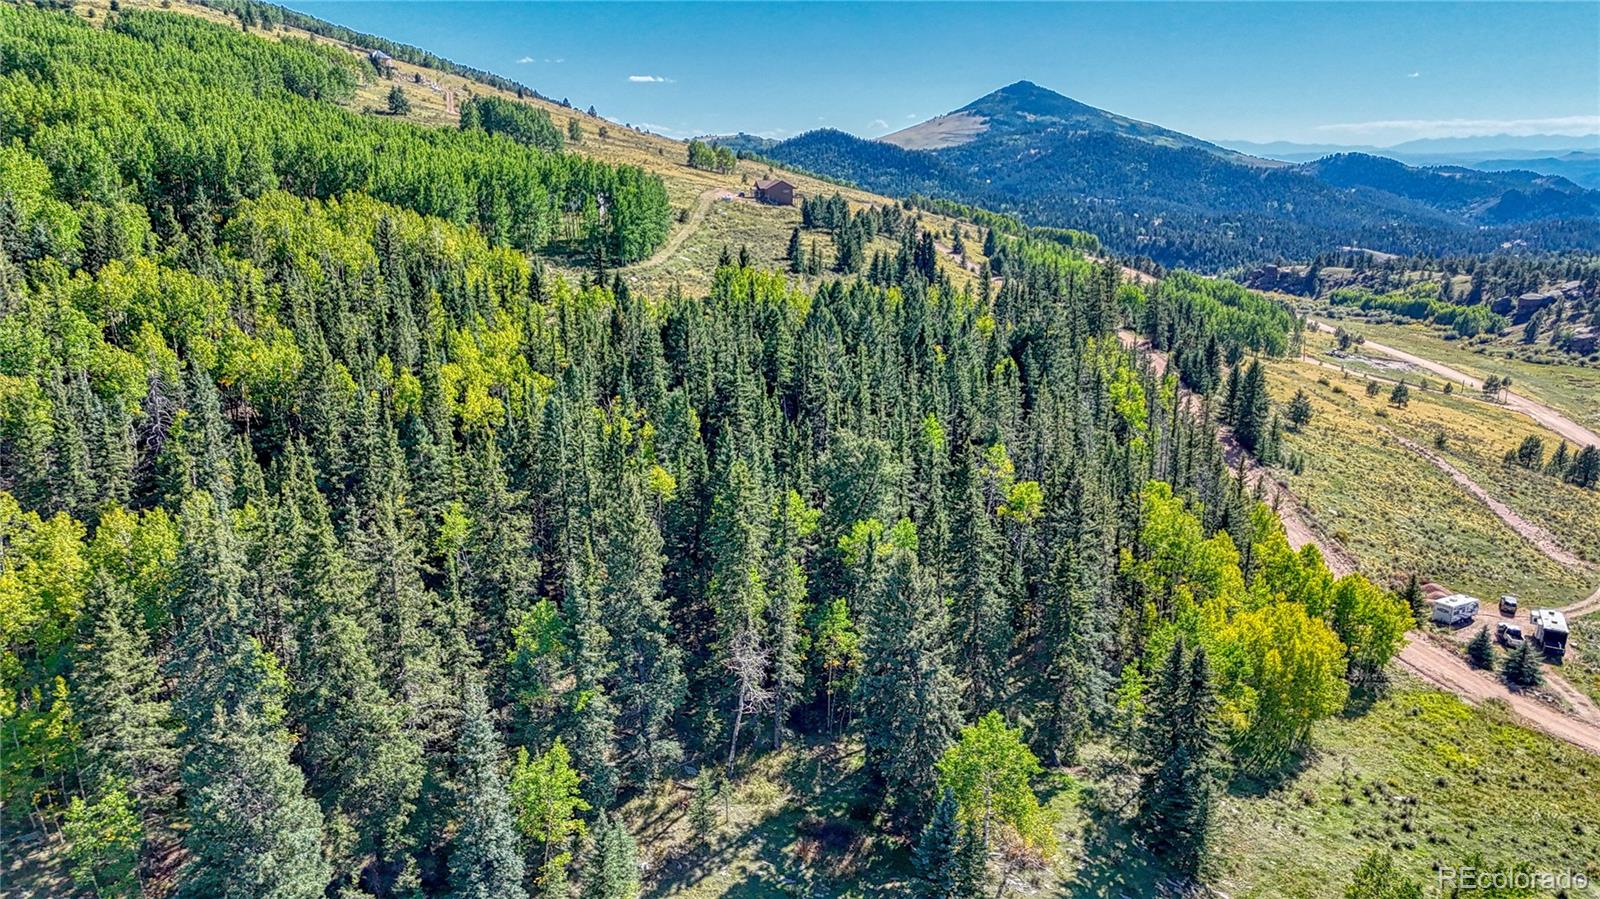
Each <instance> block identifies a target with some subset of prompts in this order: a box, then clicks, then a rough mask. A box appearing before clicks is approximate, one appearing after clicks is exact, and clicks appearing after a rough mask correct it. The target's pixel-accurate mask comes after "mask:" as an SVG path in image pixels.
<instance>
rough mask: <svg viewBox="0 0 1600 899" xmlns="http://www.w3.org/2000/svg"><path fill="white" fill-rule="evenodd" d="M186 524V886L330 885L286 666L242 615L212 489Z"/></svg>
mask: <svg viewBox="0 0 1600 899" xmlns="http://www.w3.org/2000/svg"><path fill="white" fill-rule="evenodd" d="M182 534H183V555H182V558H181V570H182V578H183V585H184V587H183V594H182V597H181V600H180V603H179V606H178V609H177V618H178V621H179V633H178V638H177V640H176V641H175V642H174V647H175V648H176V649H177V653H176V654H175V656H174V657H173V660H172V671H173V675H174V677H175V679H176V681H177V701H176V703H175V705H176V708H177V710H178V712H179V715H180V717H181V718H182V720H183V723H184V734H183V743H182V746H183V753H184V757H183V767H182V778H183V785H184V789H185V793H186V796H187V808H186V817H187V818H188V822H189V829H188V830H187V831H186V832H185V834H184V845H185V846H186V847H187V848H188V850H189V862H188V864H187V865H185V867H184V869H183V874H182V878H181V882H180V885H179V891H180V894H181V895H183V896H194V897H235V896H237V897H243V896H272V897H281V899H291V897H306V899H312V897H317V896H321V895H322V894H323V890H324V888H325V886H326V885H327V883H328V880H329V876H330V869H329V866H328V863H327V862H326V861H324V860H323V855H322V847H321V838H322V815H321V814H320V812H319V811H318V809H317V805H316V803H315V802H314V801H312V800H311V798H310V797H308V796H306V795H305V779H304V778H303V777H302V776H301V773H300V770H299V769H298V768H296V767H295V766H294V764H293V763H292V762H291V761H290V760H289V746H290V743H289V740H288V735H287V734H286V733H285V732H284V730H283V719H284V704H283V694H284V693H285V690H286V683H285V677H284V674H283V671H282V668H281V667H280V666H279V664H278V661H277V660H276V659H274V658H273V657H272V656H271V655H269V654H267V653H265V652H263V651H262V649H261V646H260V644H259V643H258V642H256V640H255V638H254V637H253V636H252V635H251V634H250V632H249V629H248V627H247V623H246V621H245V620H244V618H243V615H242V612H241V609H240V601H239V583H240V579H241V576H242V575H241V572H240V569H239V562H238V550H237V548H236V546H235V543H234V537H233V533H232V530H231V528H230V527H229V525H228V522H227V518H226V515H225V513H224V512H223V511H221V510H219V509H218V508H217V507H216V505H215V502H214V498H213V496H212V494H210V493H205V492H200V493H196V494H194V495H192V496H190V498H189V499H188V500H186V501H185V503H184V513H183V527H182Z"/></svg>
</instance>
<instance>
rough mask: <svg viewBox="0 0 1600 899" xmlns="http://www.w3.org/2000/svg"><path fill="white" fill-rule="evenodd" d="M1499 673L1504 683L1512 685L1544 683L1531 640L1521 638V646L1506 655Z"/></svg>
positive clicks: (1537, 684) (1531, 685) (1524, 685)
mask: <svg viewBox="0 0 1600 899" xmlns="http://www.w3.org/2000/svg"><path fill="white" fill-rule="evenodd" d="M1501 673H1502V674H1503V675H1504V676H1505V679H1506V683H1508V684H1511V685H1512V686H1514V687H1537V686H1539V685H1540V684H1542V683H1544V671H1543V670H1542V669H1541V667H1540V664H1539V657H1538V656H1537V655H1535V654H1534V651H1533V640H1531V639H1527V640H1523V641H1522V645H1521V646H1518V647H1517V648H1516V649H1514V650H1512V651H1511V653H1510V654H1509V655H1507V656H1506V661H1505V665H1504V666H1503V667H1502V668H1501Z"/></svg>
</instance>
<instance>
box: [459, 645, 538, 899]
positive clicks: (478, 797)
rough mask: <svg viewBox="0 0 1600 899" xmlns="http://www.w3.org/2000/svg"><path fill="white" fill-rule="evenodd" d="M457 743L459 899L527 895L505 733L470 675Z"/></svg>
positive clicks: (509, 898)
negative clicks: (505, 768) (503, 766)
mask: <svg viewBox="0 0 1600 899" xmlns="http://www.w3.org/2000/svg"><path fill="white" fill-rule="evenodd" d="M461 705H462V709H461V715H462V725H461V736H460V738H459V740H458V741H457V743H456V753H455V767H456V778H457V781H458V787H457V800H456V816H457V818H458V820H459V821H460V824H459V826H458V827H457V829H456V833H455V838H454V840H453V841H452V843H451V851H450V895H451V896H452V897H453V899H526V897H527V892H526V891H524V890H523V887H522V877H523V872H524V867H523V859H522V846H521V844H520V842H519V841H518V839H517V830H516V824H515V819H514V817H513V815H512V811H511V797H510V794H509V793H507V791H506V782H505V778H504V776H502V774H501V772H500V761H501V758H500V755H501V747H500V738H499V737H498V736H496V735H495V732H494V725H493V724H492V723H491V722H490V720H489V701H488V699H487V698H485V696H484V693H483V685H482V684H481V683H479V682H478V680H477V678H476V677H475V676H474V675H471V674H468V675H467V687H466V692H465V694H464V695H463V696H462V697H461Z"/></svg>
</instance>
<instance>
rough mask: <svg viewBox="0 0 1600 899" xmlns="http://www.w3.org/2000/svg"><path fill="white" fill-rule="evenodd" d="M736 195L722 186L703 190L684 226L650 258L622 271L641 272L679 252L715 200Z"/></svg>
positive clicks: (702, 220)
mask: <svg viewBox="0 0 1600 899" xmlns="http://www.w3.org/2000/svg"><path fill="white" fill-rule="evenodd" d="M734 196H735V195H734V194H733V193H732V192H731V191H729V190H727V189H726V188H721V187H713V188H710V189H708V190H703V191H701V192H700V196H698V197H695V198H694V208H692V209H690V210H689V218H688V219H687V220H686V221H685V222H684V223H683V227H681V228H679V229H678V230H676V231H674V232H672V236H671V237H669V238H667V242H666V243H664V244H662V245H661V247H660V248H659V249H657V250H656V251H655V253H653V254H651V256H650V258H649V259H643V260H640V261H639V262H635V263H634V264H632V265H630V266H627V267H626V268H624V269H622V271H624V272H639V271H643V270H645V269H647V268H651V267H653V266H656V265H659V264H660V263H662V262H664V261H665V260H667V259H670V258H671V257H672V254H674V253H676V252H678V248H679V247H682V246H683V242H684V241H686V240H688V239H689V235H691V234H693V233H694V232H695V231H696V230H698V229H699V228H700V223H701V222H704V221H705V220H706V213H707V212H708V211H710V209H711V204H712V203H713V202H715V201H716V200H717V199H718V198H719V197H721V198H722V199H733V198H734Z"/></svg>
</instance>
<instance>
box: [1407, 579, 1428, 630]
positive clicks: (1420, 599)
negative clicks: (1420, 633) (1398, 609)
mask: <svg viewBox="0 0 1600 899" xmlns="http://www.w3.org/2000/svg"><path fill="white" fill-rule="evenodd" d="M1400 601H1401V602H1403V603H1405V604H1406V608H1408V609H1410V610H1411V617H1412V618H1413V619H1414V620H1416V621H1417V623H1419V624H1420V623H1422V622H1424V621H1427V620H1428V613H1429V609H1428V597H1427V596H1426V595H1425V594H1424V593H1423V592H1422V582H1421V581H1419V580H1417V573H1416V572H1414V571H1413V572H1412V573H1411V574H1409V575H1407V576H1406V583H1405V586H1404V587H1402V588H1400Z"/></svg>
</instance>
